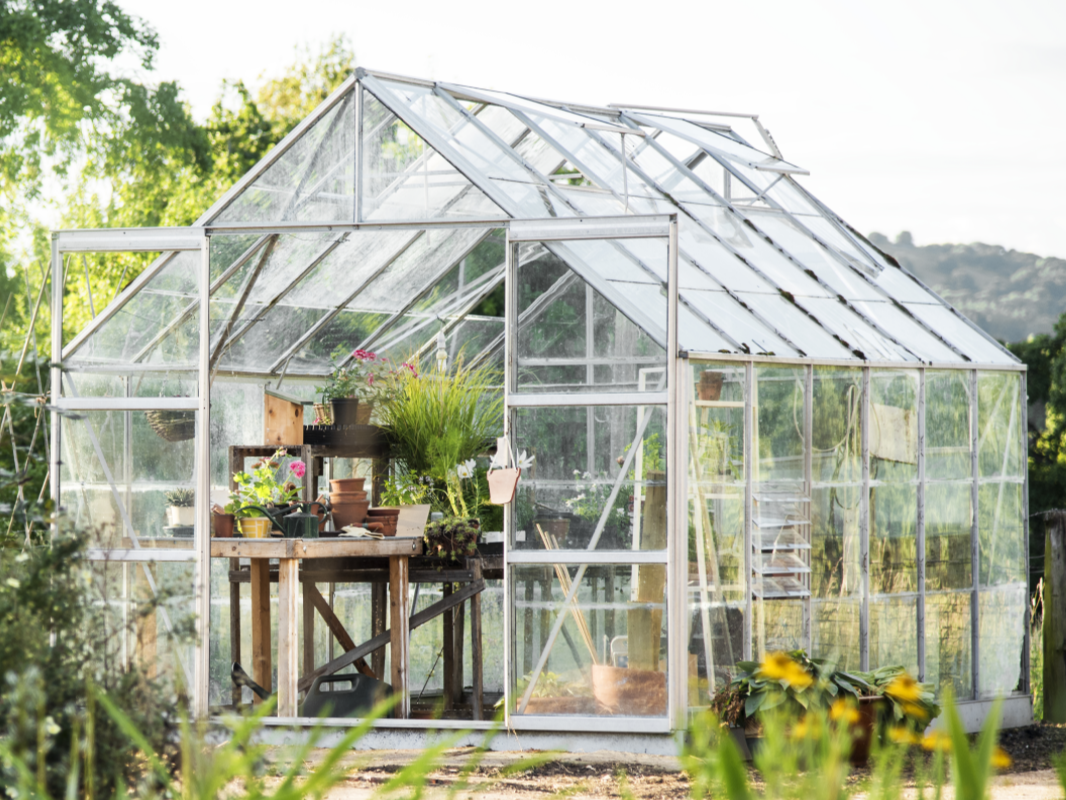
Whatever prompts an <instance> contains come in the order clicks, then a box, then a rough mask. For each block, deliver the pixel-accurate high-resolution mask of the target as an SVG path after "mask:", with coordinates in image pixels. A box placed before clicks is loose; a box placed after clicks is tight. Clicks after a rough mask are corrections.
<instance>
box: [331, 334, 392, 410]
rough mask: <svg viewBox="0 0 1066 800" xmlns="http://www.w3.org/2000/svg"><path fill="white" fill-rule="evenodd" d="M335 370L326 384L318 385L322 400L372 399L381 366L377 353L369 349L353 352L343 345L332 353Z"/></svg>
mask: <svg viewBox="0 0 1066 800" xmlns="http://www.w3.org/2000/svg"><path fill="white" fill-rule="evenodd" d="M330 360H331V361H332V362H333V371H332V372H330V376H329V377H330V381H329V383H327V384H326V385H325V386H316V387H315V391H316V392H318V393H321V395H322V402H323V403H328V402H329V401H330V400H344V399H349V398H355V399H358V400H370V399H371V398H372V397H373V394H374V392H373V384H374V372H375V370H377V369H379V368H380V364H379V359H378V356H377V354H376V353H372V352H370V351H369V350H354V351H352V352H351V353H349V352H348V350H347V348H345V347H344V346H343V345H342V346H339V347H337V348H336V349H335V350H334V351H333V352H332V353H331V354H330Z"/></svg>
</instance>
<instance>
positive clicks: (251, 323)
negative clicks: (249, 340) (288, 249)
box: [218, 233, 348, 358]
mask: <svg viewBox="0 0 1066 800" xmlns="http://www.w3.org/2000/svg"><path fill="white" fill-rule="evenodd" d="M347 238H348V234H347V233H342V234H341V235H340V236H338V237H336V238H335V239H334V240H333V241H332V242H330V243H329V244H328V245H326V246H325V247H324V248H322V250H320V251H319V252H318V254H317V255H316V256H315V257H314V258H313V259H311V262H310V263H309V264H308V265H307V266H306V267H304V268H303V270H302V271H301V272H299V273H298V274H297V275H294V276H293V277H292V279H291V280H290V281H289V283H288V285H287V286H286V287H285V288H284V289H282V290H281V291H280V292H277V293H276V294H275V295H274V296H273V297H271V298H270V300H269V301H267V302H266V303H265V304H263V307H262V308H261V309H260V310H259V311H258V312H257V313H256V315H255V316H254V317H252V318H251V319H250V320H248V322H246V323H245V324H244V325H243V326H242V327H241V329H240V330H239V331H237V333H235V334H233V336H232V337H230V338H229V339H228V340H226V342H225V343H224V346H223V347H222V349H221V350H220V351H219V354H218V355H219V357H220V358H221V356H222V355H223V354H224V353H225V352H226V351H227V350H229V349H230V348H231V347H233V345H235V344H236V343H237V342H238V341H240V339H241V337H242V336H244V335H245V334H246V333H248V331H250V330H251V329H252V328H253V327H255V325H256V324H257V323H258V322H259V321H260V320H261V319H262V318H263V317H264V316H266V314H267V312H268V311H270V310H271V309H272V308H274V306H276V305H277V304H278V303H279V302H281V300H282V299H283V298H284V297H285V295H287V294H288V293H289V292H291V291H292V290H293V289H294V288H296V285H297V284H298V283H299V282H300V281H301V280H303V279H304V278H306V277H307V276H308V275H310V274H311V272H312V270H314V268H315V267H317V266H318V265H319V264H321V263H322V261H324V260H325V259H326V258H327V257H328V256H329V254H330V253H332V252H333V251H334V250H336V249H337V248H338V247H340V246H341V244H342V243H343V242H344V241H345V240H346V239H347Z"/></svg>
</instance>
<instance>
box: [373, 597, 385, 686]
mask: <svg viewBox="0 0 1066 800" xmlns="http://www.w3.org/2000/svg"><path fill="white" fill-rule="evenodd" d="M385 606H386V602H385V584H384V583H383V582H381V581H378V582H375V583H372V584H370V636H371V638H373V637H374V636H378V635H379V634H382V633H384V632H385V617H386V615H387V612H386V610H385ZM370 669H371V670H373V672H374V674H375V675H377V676H378V680H385V648H384V647H381V648H379V649H377V650H375V651H374V652H373V654H372V655H371V656H370Z"/></svg>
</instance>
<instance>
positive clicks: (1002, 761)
mask: <svg viewBox="0 0 1066 800" xmlns="http://www.w3.org/2000/svg"><path fill="white" fill-rule="evenodd" d="M1013 763H1014V760H1013V759H1012V758H1011V757H1010V756H1009V755H1007V751H1006V750H1004V749H1003V748H1002V747H1000V746H999V745H996V749H995V750H993V751H992V766H993V767H995V768H996V769H1006V768H1007V767H1009V766H1010V765H1011V764H1013Z"/></svg>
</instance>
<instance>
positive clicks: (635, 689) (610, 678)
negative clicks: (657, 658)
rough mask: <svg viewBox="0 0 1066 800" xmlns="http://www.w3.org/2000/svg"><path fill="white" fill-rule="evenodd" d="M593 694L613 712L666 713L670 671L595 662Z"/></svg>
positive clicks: (637, 715) (629, 713)
mask: <svg viewBox="0 0 1066 800" xmlns="http://www.w3.org/2000/svg"><path fill="white" fill-rule="evenodd" d="M592 696H593V697H595V698H596V702H598V703H600V704H601V705H603V706H604V707H606V708H607V713H609V714H621V715H624V716H633V717H656V716H662V715H664V714H666V673H665V672H657V671H654V670H647V669H625V668H622V667H607V666H600V665H598V664H594V665H593V666H592Z"/></svg>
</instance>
